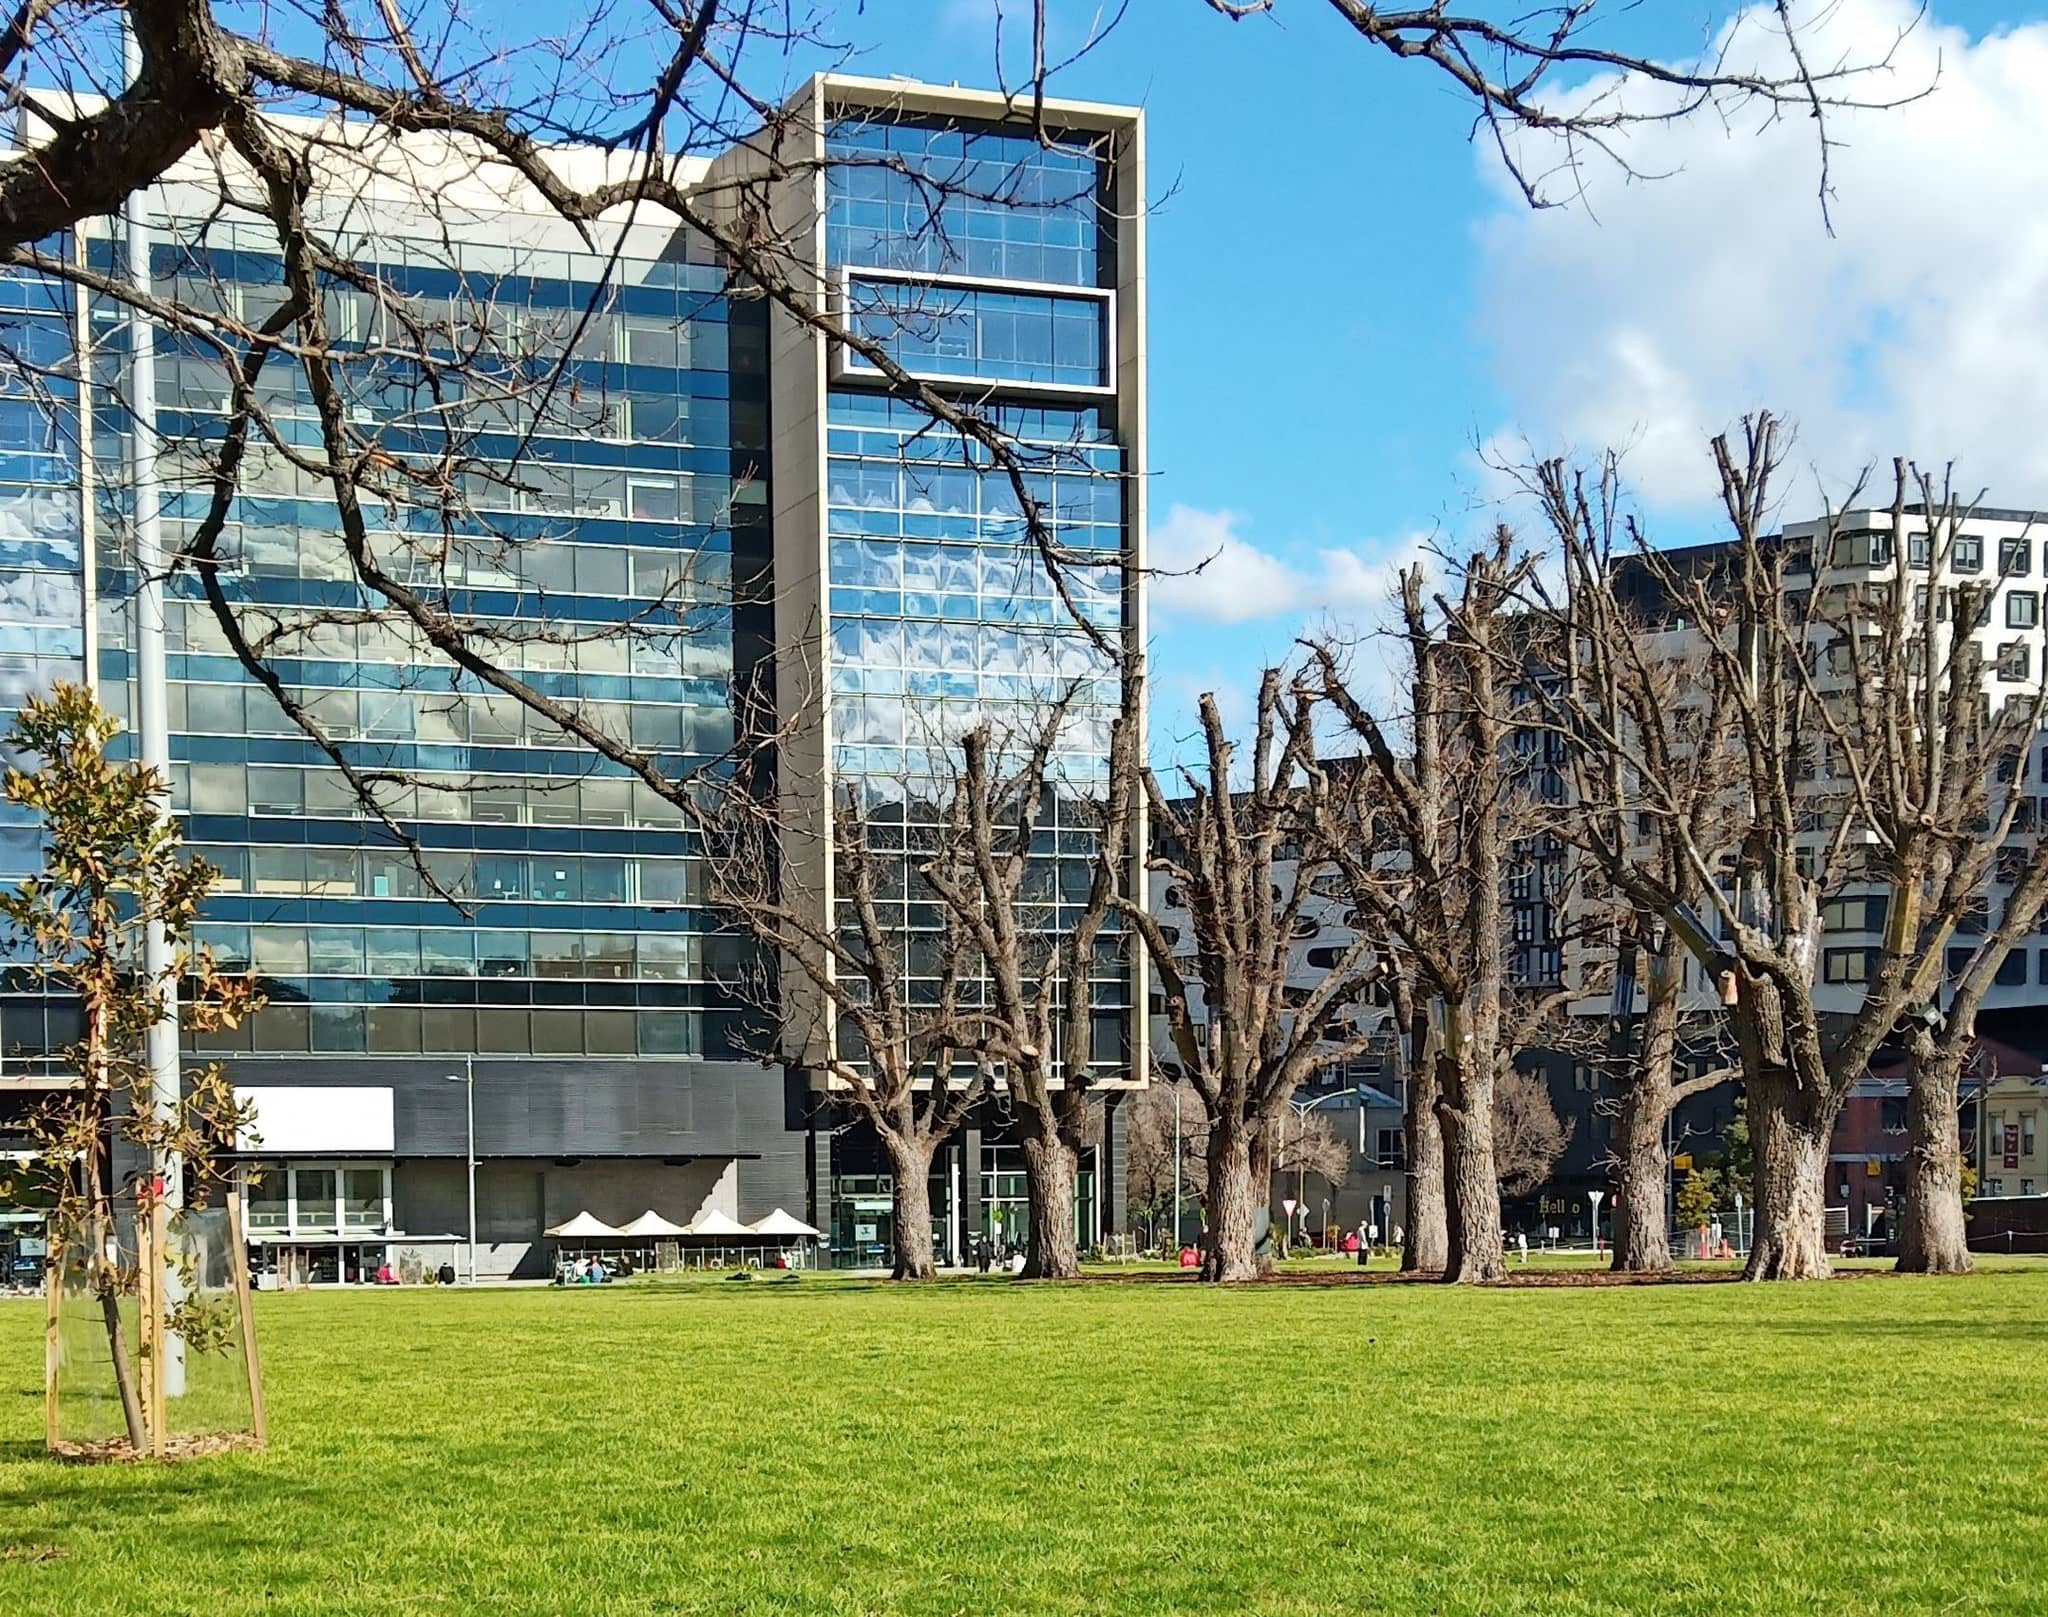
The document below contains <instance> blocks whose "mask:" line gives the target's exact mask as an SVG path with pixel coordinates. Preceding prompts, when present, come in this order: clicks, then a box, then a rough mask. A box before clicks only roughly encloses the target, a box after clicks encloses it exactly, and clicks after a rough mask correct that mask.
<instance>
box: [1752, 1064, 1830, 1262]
mask: <svg viewBox="0 0 2048 1617" xmlns="http://www.w3.org/2000/svg"><path fill="white" fill-rule="evenodd" d="M1748 1088H1749V1103H1750V1112H1749V1130H1750V1139H1751V1141H1752V1143H1753V1146H1754V1148H1755V1151H1756V1179H1755V1183H1754V1186H1753V1189H1754V1191H1755V1195H1754V1201H1755V1204H1756V1229H1755V1232H1754V1234H1753V1235H1752V1237H1751V1241H1750V1248H1749V1263H1748V1265H1747V1267H1745V1268H1744V1270H1743V1272H1742V1273H1743V1278H1744V1279H1745V1280H1824V1279H1826V1278H1827V1276H1828V1275H1829V1274H1830V1273H1831V1272H1832V1267H1831V1265H1830V1264H1829V1262H1828V1242H1827V1192H1828V1138H1829V1136H1830V1134H1831V1133H1832V1132H1833V1130H1834V1122H1835V1111H1836V1107H1835V1106H1834V1105H1833V1104H1832V1103H1829V1102H1826V1101H1819V1100H1816V1099H1814V1098H1813V1097H1811V1096H1809V1095H1807V1094H1806V1093H1804V1092H1803V1091H1802V1090H1801V1089H1800V1088H1799V1086H1798V1084H1797V1081H1796V1080H1795V1079H1794V1078H1793V1077H1792V1075H1791V1074H1790V1073H1787V1072H1782V1071H1773V1070H1770V1069H1766V1071H1765V1072H1763V1073H1753V1074H1751V1075H1749V1079H1748Z"/></svg>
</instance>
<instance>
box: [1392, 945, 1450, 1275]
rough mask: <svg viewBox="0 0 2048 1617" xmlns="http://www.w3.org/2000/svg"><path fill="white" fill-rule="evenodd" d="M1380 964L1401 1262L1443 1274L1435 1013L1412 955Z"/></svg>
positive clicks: (1446, 1221)
mask: <svg viewBox="0 0 2048 1617" xmlns="http://www.w3.org/2000/svg"><path fill="white" fill-rule="evenodd" d="M1382 969H1383V971H1384V974H1385V976H1386V981H1387V1003H1388V1005H1389V1007H1390V1009H1391V1010H1392V1013H1393V1021H1394V1033H1395V1042H1396V1047H1397V1052H1398V1059H1399V1061H1400V1063H1401V1072H1402V1084H1401V1094H1402V1106H1401V1140H1402V1151H1403V1153H1404V1156H1405V1165H1404V1167H1403V1169H1402V1178H1403V1186H1402V1188H1403V1190H1404V1191H1405V1193H1406V1194H1405V1199H1404V1201H1403V1205H1404V1206H1405V1207H1406V1208H1407V1212H1408V1223H1407V1227H1406V1229H1405V1231H1404V1232H1403V1236H1402V1242H1401V1268H1402V1270H1403V1272H1405V1273H1408V1274H1442V1273H1443V1272H1444V1271H1445V1270H1446V1269H1447V1268H1449V1267H1450V1261H1451V1225H1450V1215H1449V1213H1448V1212H1447V1211H1446V1209H1445V1206H1444V1129H1443V1123H1442V1120H1441V1119H1439V1118H1438V1116H1437V1110H1436V1103H1437V1100H1438V1099H1439V1095H1440V1092H1439V1089H1438V1076H1437V1044H1436V1040H1437V1029H1436V1019H1435V1018H1434V1017H1433V1016H1432V1015H1431V1014H1430V1009H1429V1007H1430V995H1429V991H1428V989H1427V988H1426V987H1425V986H1422V985H1420V984H1418V982H1417V980H1416V971H1415V966H1414V961H1413V958H1412V957H1411V956H1409V955H1408V954H1406V953H1405V952H1404V951H1402V950H1399V949H1393V948H1389V949H1388V950H1386V951H1385V954H1384V956H1383V959H1382Z"/></svg>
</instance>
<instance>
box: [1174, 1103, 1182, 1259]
mask: <svg viewBox="0 0 2048 1617" xmlns="http://www.w3.org/2000/svg"><path fill="white" fill-rule="evenodd" d="M1173 1251H1174V1261H1175V1262H1178V1261H1179V1259H1180V1081H1179V1080H1178V1079H1176V1080H1175V1081H1174V1085H1173Z"/></svg>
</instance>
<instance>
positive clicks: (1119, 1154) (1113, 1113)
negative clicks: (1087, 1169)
mask: <svg viewBox="0 0 2048 1617" xmlns="http://www.w3.org/2000/svg"><path fill="white" fill-rule="evenodd" d="M1123 1098H1124V1097H1123V1095H1122V1094H1121V1093H1118V1092H1115V1091H1112V1092H1111V1093H1110V1094H1109V1095H1107V1096H1106V1097H1104V1099H1103V1103H1102V1144H1101V1146H1100V1147H1099V1148H1098V1149H1097V1151H1096V1154H1095V1178H1096V1184H1095V1195H1096V1198H1097V1205H1098V1206H1100V1207H1101V1209H1102V1241H1103V1245H1105V1246H1108V1245H1109V1244H1110V1243H1111V1242H1113V1241H1115V1240H1116V1239H1117V1238H1118V1237H1119V1236H1121V1235H1122V1234H1123V1233H1124V1213H1125V1209H1126V1208H1127V1206H1128V1205H1129V1196H1130V1181H1129V1176H1128V1174H1127V1173H1126V1172H1125V1168H1124V1157H1125V1152H1126V1150H1127V1148H1128V1147H1129V1144H1130V1138H1131V1119H1130V1113H1129V1112H1128V1111H1127V1110H1126V1109H1125V1108H1124V1107H1123V1105H1122V1104H1121V1102H1122V1100H1123Z"/></svg>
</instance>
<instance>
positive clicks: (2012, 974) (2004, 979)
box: [1991, 949, 2027, 988]
mask: <svg viewBox="0 0 2048 1617" xmlns="http://www.w3.org/2000/svg"><path fill="white" fill-rule="evenodd" d="M1991 980H1992V981H1993V982H1995V983H1997V984H1998V986H1999V987H2000V988H2019V987H2021V986H2023V985H2024V984H2025V982H2026V980H2027V957H2026V955H2025V954H2024V953H2022V952H2021V951H2020V950H2017V949H2015V950H2014V951H2013V952H2012V953H2011V954H2009V955H2007V956H2006V957H2005V958H2004V959H2003V960H2001V961H1999V963H1998V974H1997V975H1996V976H1995V977H1993V978H1992V979H1991Z"/></svg>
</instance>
